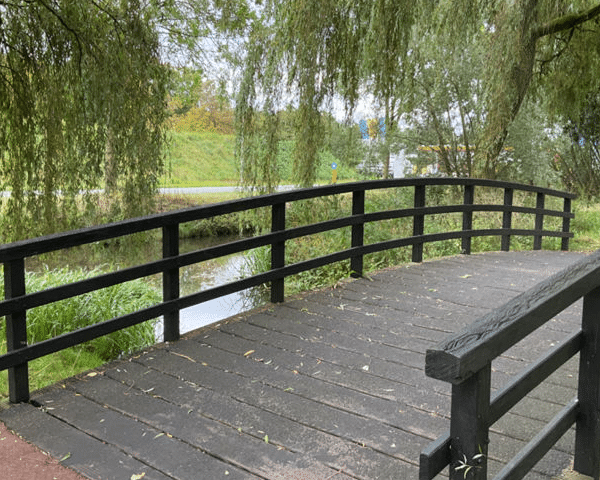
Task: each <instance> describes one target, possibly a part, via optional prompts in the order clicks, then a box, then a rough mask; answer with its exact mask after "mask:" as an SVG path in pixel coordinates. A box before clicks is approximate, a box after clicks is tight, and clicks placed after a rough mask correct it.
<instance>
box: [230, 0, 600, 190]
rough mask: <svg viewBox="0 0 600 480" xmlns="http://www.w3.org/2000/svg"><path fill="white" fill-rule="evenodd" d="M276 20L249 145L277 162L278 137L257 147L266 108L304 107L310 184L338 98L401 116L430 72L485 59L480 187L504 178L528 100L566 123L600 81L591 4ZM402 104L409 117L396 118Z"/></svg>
mask: <svg viewBox="0 0 600 480" xmlns="http://www.w3.org/2000/svg"><path fill="white" fill-rule="evenodd" d="M264 15H265V17H264V19H263V21H262V25H261V29H262V30H261V32H262V34H261V35H259V36H256V37H252V38H251V43H250V52H254V53H251V54H250V55H249V57H248V58H249V59H251V61H250V62H248V70H247V74H246V76H245V80H246V83H245V85H244V88H243V89H242V90H241V95H240V98H239V102H238V114H239V119H240V129H239V136H240V140H239V141H240V144H243V145H245V146H246V147H248V146H249V145H252V144H255V145H259V146H260V149H261V150H262V151H263V152H265V151H268V148H266V147H265V145H266V144H267V142H268V141H269V140H270V139H276V138H277V136H276V135H273V134H269V135H268V136H266V137H262V140H257V139H261V133H260V131H259V130H257V128H256V127H257V125H259V122H255V121H252V120H251V119H252V118H256V117H257V111H258V110H259V109H260V108H262V107H265V106H268V108H269V109H271V110H273V109H277V108H281V104H283V103H286V102H291V103H293V104H295V105H297V107H298V109H299V111H300V119H301V120H300V121H299V122H298V131H297V137H296V155H295V162H296V163H297V170H298V172H299V176H298V179H297V180H298V183H300V184H309V183H311V180H314V177H313V176H311V173H312V171H313V169H314V162H315V158H316V157H315V148H317V147H318V145H319V135H318V131H319V118H320V112H322V111H323V110H325V109H327V108H328V106H329V105H331V104H332V102H333V101H334V100H335V99H336V98H338V99H341V100H343V101H345V103H346V105H347V107H348V109H349V110H350V111H351V110H352V107H353V106H354V105H356V103H357V100H358V99H359V97H360V95H361V92H365V91H367V92H369V93H370V94H372V95H373V96H374V97H375V98H377V99H379V101H380V104H382V105H386V106H388V110H389V112H394V115H396V116H397V115H399V114H400V113H402V112H407V111H410V109H411V108H413V107H414V105H415V103H418V102H415V95H419V94H422V86H420V85H419V83H418V82H416V81H415V78H417V77H418V76H419V75H420V73H421V72H424V71H425V70H427V66H430V65H436V66H437V74H438V75H439V76H440V77H444V76H447V73H448V71H449V70H452V69H456V68H459V67H457V66H456V65H452V69H448V68H445V67H444V62H447V61H453V60H452V59H458V58H460V57H461V56H464V55H465V54H466V55H468V52H469V51H470V50H471V49H473V48H475V49H477V50H480V49H482V48H483V49H484V56H483V58H484V62H483V65H482V69H481V73H480V77H479V78H476V79H474V83H473V86H474V89H473V91H472V92H471V98H476V100H477V101H478V102H479V103H480V104H481V111H482V112H483V114H482V115H483V118H484V119H485V124H484V126H483V128H482V129H481V133H480V134H479V135H478V138H475V139H473V140H472V144H473V145H477V146H478V148H477V149H476V151H475V152H474V160H473V162H474V163H473V173H474V174H475V175H479V176H487V177H495V176H497V174H498V165H499V164H498V157H499V154H500V152H501V151H502V148H503V146H504V143H505V141H506V138H507V132H508V129H509V126H510V124H511V122H512V121H513V120H514V119H515V117H516V115H517V114H518V112H519V110H520V108H521V106H522V105H523V101H524V100H525V98H526V96H527V95H530V94H536V95H541V96H543V97H544V99H545V102H544V105H548V106H549V108H550V109H551V111H552V113H555V114H563V113H565V112H566V111H569V110H573V109H577V108H578V106H579V105H580V104H581V102H580V100H582V99H584V98H585V93H586V92H588V91H594V90H595V88H596V87H597V84H598V82H599V81H600V75H599V73H600V68H599V67H600V64H599V63H598V60H599V59H600V55H599V53H600V52H598V51H597V50H598V49H597V48H596V46H597V45H599V44H600V30H599V28H598V23H597V19H598V16H599V15H600V5H598V4H595V3H593V2H590V1H587V0H578V1H568V2H567V1H562V0H517V1H515V2H506V1H504V0H492V1H489V0H485V1H483V0H453V1H448V0H437V1H432V2H413V1H407V0H375V1H366V0H357V1H355V2H346V1H342V0H319V1H316V0H290V1H287V2H279V1H274V0H271V2H267V5H266V7H265V9H264ZM424 44H428V45H427V48H423V46H424ZM590 45H593V46H594V48H590ZM257 52H261V54H260V55H259V54H257ZM422 52H426V54H427V55H423V54H422ZM434 84H436V82H434ZM437 84H438V85H439V86H440V88H446V87H444V86H443V85H448V82H437ZM419 90H421V93H419ZM466 95H469V93H467V94H466ZM392 101H393V102H394V105H395V107H394V108H397V110H395V109H392V108H389V105H391V104H392V103H391V102H392ZM388 121H390V123H391V118H389V120H388ZM252 139H254V140H252ZM238 154H239V155H240V160H241V161H243V162H246V164H248V163H252V162H255V163H259V164H260V163H261V162H262V164H263V166H264V165H267V164H268V161H269V160H268V157H267V156H265V155H262V154H261V152H260V151H258V153H257V152H256V151H254V153H252V154H250V153H249V151H248V149H246V150H239V151H238ZM263 168H264V167H263ZM258 180H260V179H258Z"/></svg>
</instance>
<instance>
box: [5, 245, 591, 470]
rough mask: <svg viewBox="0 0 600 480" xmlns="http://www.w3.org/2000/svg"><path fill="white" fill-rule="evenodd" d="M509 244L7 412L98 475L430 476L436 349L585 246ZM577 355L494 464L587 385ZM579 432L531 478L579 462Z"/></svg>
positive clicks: (443, 409) (414, 270)
mask: <svg viewBox="0 0 600 480" xmlns="http://www.w3.org/2000/svg"><path fill="white" fill-rule="evenodd" d="M582 255H583V254H580V253H560V252H543V251H542V252H540V251H538V252H510V253H485V254H477V255H470V256H459V257H450V258H444V259H440V260H434V261H428V262H424V263H422V264H411V265H407V266H401V267H395V268H389V269H386V270H383V271H380V272H378V273H376V274H373V275H371V276H369V277H365V278H361V279H357V280H349V281H346V282H342V283H341V284H340V285H338V286H336V287H335V288H328V289H323V290H320V291H315V292H310V293H307V294H303V295H300V296H298V297H295V298H292V299H288V300H287V301H286V302H285V303H283V304H277V305H268V306H267V307H264V308H261V309H257V310H253V311H251V312H247V313H245V314H241V315H238V316H235V317H232V318H230V319H227V320H225V321H222V322H219V323H218V324H216V325H213V326H210V327H206V328H204V329H200V330H198V331H195V332H191V333H189V334H186V335H185V336H184V338H182V340H180V341H178V342H175V343H165V344H160V345H157V346H155V347H153V348H150V349H147V350H146V351H144V352H141V353H139V354H137V355H134V356H132V357H131V358H126V359H122V360H118V361H115V362H113V363H111V364H108V365H105V366H103V367H102V368H99V369H97V371H93V372H87V373H85V374H82V375H80V376H78V377H75V378H71V379H68V380H65V381H63V382H60V383H59V384H56V385H53V386H52V387H49V388H46V389H44V390H41V391H39V392H36V393H34V394H33V395H32V402H31V403H30V404H20V405H15V406H11V407H10V408H6V409H4V410H3V411H1V412H0V420H2V421H3V422H5V423H6V424H7V426H8V427H10V428H11V429H13V430H15V431H17V432H18V433H19V434H20V435H22V436H23V437H24V438H25V439H27V440H28V441H30V442H32V443H34V444H36V445H38V446H39V447H40V448H42V449H43V450H44V451H47V452H49V453H50V454H51V455H52V456H54V457H56V458H58V459H60V460H61V461H62V463H63V464H65V465H67V466H70V467H71V468H73V469H75V470H76V471H78V472H80V473H81V474H83V475H85V476H87V477H89V478H91V479H122V480H130V479H131V480H135V479H141V478H143V479H144V480H150V479H157V480H166V479H193V480H199V479H207V480H212V479H221V478H222V479H254V478H260V479H320V480H330V479H334V480H349V479H379V480H382V479H383V480H384V479H413V478H414V479H416V478H417V477H418V459H419V453H420V451H421V450H422V449H423V448H424V447H425V446H426V445H427V444H428V443H429V442H430V441H431V440H433V439H435V438H436V437H437V436H438V435H440V434H442V433H444V432H445V431H446V430H447V429H448V428H449V419H448V416H449V408H450V397H449V394H450V388H449V385H447V384H444V383H442V382H439V381H437V380H433V379H430V378H427V377H426V376H425V374H424V372H423V368H424V363H425V350H426V349H427V348H428V347H430V346H432V345H434V344H435V343H437V342H438V341H440V340H441V339H443V338H444V337H446V336H447V335H448V334H450V333H451V332H454V331H456V330H458V329H460V328H461V327H463V326H465V325H468V324H470V323H471V322H473V321H474V320H476V319H477V318H478V317H480V316H481V315H483V314H485V313H486V312H488V311H489V310H490V309H493V308H495V307H498V306H500V305H501V304H503V303H504V302H506V301H507V300H509V299H510V298H512V297H513V296H515V295H517V294H518V293H520V292H522V291H524V290H526V289H528V288H530V287H531V286H533V285H534V284H536V283H537V282H539V281H540V280H542V279H544V278H546V277H547V276H549V275H551V274H553V273H556V272H558V271H560V270H561V269H563V268H564V267H566V266H567V265H569V264H571V263H573V262H574V261H576V260H577V259H579V258H581V256H582ZM580 314H581V305H580V304H577V305H574V306H572V307H571V308H569V309H568V310H567V311H565V312H563V313H562V314H560V315H559V316H558V317H557V318H555V319H553V320H552V321H551V322H549V323H548V324H547V325H546V326H545V327H543V328H541V329H539V330H537V331H536V332H535V333H534V334H532V335H531V336H530V337H527V338H526V339H525V340H523V341H522V342H520V343H519V344H517V345H516V346H515V347H513V348H512V349H511V350H509V351H508V352H506V353H505V354H504V355H503V356H502V357H500V358H499V359H498V360H497V361H495V362H494V364H493V377H492V383H493V386H494V388H497V387H498V386H500V385H502V384H503V383H505V382H506V380H507V378H509V377H510V376H512V375H514V374H515V373H517V372H518V371H519V370H520V369H521V368H522V366H523V365H524V364H525V363H526V362H529V361H531V360H534V359H535V358H537V356H538V355H539V354H541V353H542V352H544V351H545V350H547V349H548V348H549V347H550V346H551V345H553V344H555V343H557V342H560V341H561V340H562V339H563V338H564V337H565V336H566V333H568V332H572V331H574V330H576V329H577V328H578V323H579V322H580ZM576 372H577V361H576V359H572V360H571V361H570V362H568V363H567V364H566V365H565V366H564V367H563V368H562V369H560V370H559V371H558V372H556V373H555V374H554V375H552V377H550V379H549V380H548V381H546V382H544V383H543V384H542V385H540V386H539V387H538V388H536V389H535V390H534V391H533V392H532V393H531V394H530V395H529V396H528V397H527V398H526V399H524V400H523V401H521V402H520V403H519V404H518V405H516V406H515V407H514V408H513V409H512V410H511V412H510V413H509V414H507V415H506V416H505V417H503V419H501V420H500V421H499V422H497V423H496V424H494V425H493V426H492V431H491V435H490V442H491V443H490V449H489V458H490V463H489V468H490V473H491V474H493V473H494V472H495V471H498V470H499V469H500V468H501V467H502V465H503V463H504V462H505V461H506V459H507V458H509V457H511V456H512V455H514V454H515V453H516V452H517V451H518V450H519V449H520V448H521V447H522V446H523V445H524V444H525V443H526V442H527V441H528V440H529V439H531V438H532V437H533V435H535V433H537V431H539V430H540V429H541V428H542V426H543V424H544V423H545V422H547V421H548V420H550V419H551V418H552V416H554V414H555V413H556V412H557V411H558V410H559V409H560V408H561V406H562V405H564V404H566V403H567V402H568V401H569V400H570V399H571V398H572V397H573V396H575V388H576V378H577V374H576ZM573 438H574V435H573V431H572V430H571V431H569V432H568V433H567V434H566V435H565V436H564V438H562V439H561V440H560V441H559V442H558V444H557V445H556V446H555V447H554V448H553V449H552V450H551V451H550V452H549V453H548V454H547V455H546V457H544V459H543V460H542V461H541V462H539V463H538V465H536V467H535V469H534V471H532V472H530V474H528V476H527V477H526V478H528V479H550V478H552V477H553V476H555V475H557V474H560V472H561V471H562V470H563V469H565V468H567V467H568V466H569V463H570V462H571V458H572V450H573Z"/></svg>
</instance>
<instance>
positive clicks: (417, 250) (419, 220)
mask: <svg viewBox="0 0 600 480" xmlns="http://www.w3.org/2000/svg"><path fill="white" fill-rule="evenodd" d="M414 206H415V208H419V207H424V206H425V185H415V201H414ZM424 230H425V215H423V214H418V215H415V216H414V217H413V236H415V237H416V236H418V235H423V232H424ZM412 261H413V262H415V263H420V262H422V261H423V242H419V243H415V244H414V245H413V247H412Z"/></svg>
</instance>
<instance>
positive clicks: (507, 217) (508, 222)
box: [500, 188, 513, 252]
mask: <svg viewBox="0 0 600 480" xmlns="http://www.w3.org/2000/svg"><path fill="white" fill-rule="evenodd" d="M512 204H513V189H512V188H505V189H504V206H505V207H507V210H505V211H504V213H503V214H502V228H503V229H505V230H510V229H511V228H512ZM500 248H501V249H502V251H503V252H508V251H509V250H510V235H508V234H506V235H502V242H501V247H500Z"/></svg>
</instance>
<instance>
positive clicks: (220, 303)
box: [161, 255, 257, 335]
mask: <svg viewBox="0 0 600 480" xmlns="http://www.w3.org/2000/svg"><path fill="white" fill-rule="evenodd" d="M243 269H244V256H243V255H232V256H229V257H227V258H225V260H224V261H223V263H221V264H220V265H216V266H213V267H212V268H204V269H202V270H201V272H200V273H199V274H198V277H197V278H189V277H190V275H188V274H186V273H183V274H182V275H181V280H180V281H181V283H182V287H183V288H182V295H185V293H187V292H189V293H191V288H190V287H191V286H192V285H198V284H201V285H202V287H203V288H202V289H206V288H210V287H215V286H218V285H223V284H225V283H228V282H230V281H232V280H235V279H236V278H239V276H240V273H241V272H242V271H243ZM254 306H257V305H256V303H255V300H254V297H252V296H249V295H248V294H247V293H246V292H237V293H232V294H230V295H226V296H224V297H220V298H215V299H214V300H209V301H207V302H203V303H200V304H198V305H194V306H192V307H189V308H185V309H183V310H181V311H180V313H179V320H180V324H179V330H180V332H181V333H182V334H183V333H186V332H190V331H192V330H195V329H197V328H200V327H204V326H206V325H210V324H211V323H215V322H218V321H220V320H223V319H225V318H228V317H231V316H233V315H236V314H238V313H241V312H244V311H246V310H249V309H250V308H253V307H254ZM161 335H162V333H161Z"/></svg>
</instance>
